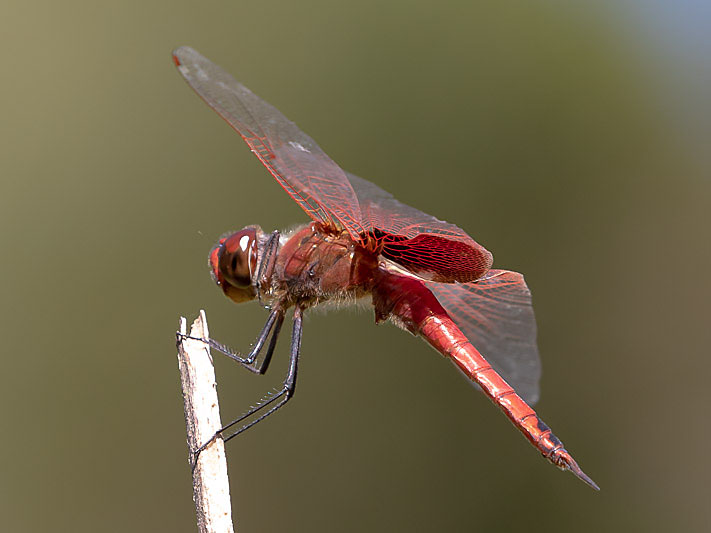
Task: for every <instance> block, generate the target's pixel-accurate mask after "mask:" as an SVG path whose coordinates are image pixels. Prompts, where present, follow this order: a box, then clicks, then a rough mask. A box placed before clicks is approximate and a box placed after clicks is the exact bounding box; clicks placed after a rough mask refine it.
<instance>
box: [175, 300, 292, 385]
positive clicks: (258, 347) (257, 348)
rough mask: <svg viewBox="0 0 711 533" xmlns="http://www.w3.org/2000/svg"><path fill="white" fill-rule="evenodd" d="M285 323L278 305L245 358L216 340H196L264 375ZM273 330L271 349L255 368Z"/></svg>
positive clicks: (268, 349)
mask: <svg viewBox="0 0 711 533" xmlns="http://www.w3.org/2000/svg"><path fill="white" fill-rule="evenodd" d="M283 322H284V311H283V309H282V308H281V306H279V305H277V306H275V307H274V309H273V310H272V312H271V313H269V317H268V318H267V321H266V323H265V324H264V327H263V328H262V331H260V332H259V335H258V336H257V340H256V341H255V342H254V345H253V347H252V349H251V350H250V352H249V353H248V354H247V355H246V356H243V355H242V354H240V353H239V352H237V351H235V350H233V349H232V348H230V347H229V346H226V345H224V344H222V343H221V342H217V341H216V340H214V339H196V340H200V341H202V342H205V343H207V344H208V345H209V346H210V347H211V348H214V349H215V350H217V351H218V352H220V353H221V354H224V355H226V356H227V357H229V358H230V359H232V360H234V361H237V362H238V363H239V364H241V365H242V366H243V367H244V368H246V369H247V370H249V371H250V372H254V373H255V374H264V373H265V372H266V371H267V368H268V367H269V362H270V361H271V358H272V353H273V352H274V347H275V346H276V340H277V338H278V337H279V331H280V330H281V325H282V323H283ZM272 328H273V329H274V332H273V334H272V339H271V341H270V342H269V348H267V353H266V355H265V356H264V359H263V361H262V364H261V365H259V366H255V365H254V362H255V361H256V359H257V357H258V356H259V352H261V351H262V348H263V347H264V343H265V342H266V340H267V337H269V333H270V332H271V331H272ZM178 335H179V336H180V337H182V338H186V339H192V338H193V337H190V336H188V335H181V334H178Z"/></svg>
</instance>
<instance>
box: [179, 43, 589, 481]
mask: <svg viewBox="0 0 711 533" xmlns="http://www.w3.org/2000/svg"><path fill="white" fill-rule="evenodd" d="M173 60H174V62H175V64H176V66H177V67H178V70H179V71H180V73H181V74H182V75H183V77H184V78H185V79H186V80H187V82H188V84H190V86H191V87H192V88H193V89H194V90H195V91H196V92H197V93H198V95H200V97H202V99H203V100H205V102H207V104H208V105H209V106H210V107H212V108H213V109H214V110H215V111H217V113H218V114H219V115H220V116H221V117H222V118H223V119H225V120H226V121H227V122H228V123H229V124H230V125H231V126H232V127H233V128H234V129H235V130H236V131H237V133H239V134H240V135H241V136H242V138H243V139H244V140H245V142H246V143H247V144H248V145H249V147H250V149H251V150H252V152H253V153H254V155H256V156H257V157H258V158H259V160H260V161H261V162H262V164H263V165H264V166H265V167H266V168H267V170H269V172H270V173H271V174H272V176H274V177H275V178H276V180H277V181H278V182H279V184H280V185H281V186H282V187H283V188H284V190H286V192H287V193H288V194H289V196H291V198H293V199H294V200H295V201H296V203H298V204H299V206H301V208H302V209H303V210H304V211H306V213H307V214H308V215H309V216H310V217H311V219H312V222H310V223H309V224H306V225H304V226H301V227H299V228H297V229H295V230H293V231H290V232H288V233H285V234H281V233H280V232H278V231H274V232H272V233H270V234H267V233H265V232H263V231H262V230H261V228H260V227H259V226H247V227H245V228H244V229H242V230H240V231H237V232H235V233H232V234H231V235H229V236H227V237H224V238H222V239H220V241H219V243H218V244H217V245H216V246H215V247H214V248H213V249H212V251H211V252H210V266H211V270H212V276H213V278H214V280H215V281H216V283H217V284H218V285H219V286H220V287H221V288H222V290H223V292H224V293H225V295H227V296H228V297H229V298H231V299H232V300H234V301H235V302H238V303H239V302H245V301H249V300H253V299H255V298H258V299H259V301H260V302H262V303H264V304H265V306H266V307H267V308H268V309H270V314H269V318H268V319H267V322H266V324H265V326H264V328H263V329H262V331H261V333H260V334H259V336H258V337H257V340H256V342H255V343H254V346H253V349H252V350H251V352H250V353H249V354H247V355H241V354H239V353H237V352H235V351H233V350H231V349H230V348H228V347H226V346H224V345H222V344H220V343H218V342H216V341H214V340H212V339H207V340H206V341H207V342H209V343H210V344H211V345H212V346H213V347H215V348H216V349H218V350H219V351H221V352H223V353H225V354H226V355H228V356H229V357H231V358H232V359H235V360H236V361H238V362H239V363H241V364H242V365H244V366H245V367H246V368H248V369H250V370H251V371H253V372H255V373H259V374H263V373H264V372H266V370H267V367H268V365H269V362H270V360H271V357H272V353H273V351H274V347H275V345H276V340H277V337H278V335H279V331H280V329H281V325H282V322H283V320H284V315H285V313H286V311H287V310H289V309H291V308H293V332H292V337H291V348H290V362H289V370H288V373H287V376H286V379H285V381H284V385H283V387H282V388H281V390H279V391H278V392H277V393H276V394H272V395H269V396H267V397H265V398H264V399H263V400H262V401H261V402H260V403H258V404H257V405H256V406H254V407H253V408H252V409H251V410H250V411H248V412H247V413H245V415H243V416H241V417H240V418H238V419H236V420H234V421H232V422H231V423H230V424H228V425H227V426H225V427H224V428H222V430H221V431H220V432H219V433H218V434H217V435H215V437H218V436H220V435H221V434H222V432H225V431H227V430H228V429H229V428H232V427H234V426H236V425H238V424H240V423H241V424H243V425H242V426H241V427H239V426H238V427H239V429H237V430H236V431H234V432H233V433H232V434H231V435H230V436H229V437H227V438H226V439H225V440H228V439H230V438H232V437H234V436H235V435H237V434H239V433H241V432H242V431H244V430H246V429H247V428H249V427H251V426H253V425H254V424H256V423H257V422H259V421H260V420H262V419H264V418H265V417H266V416H268V415H269V414H271V413H273V412H274V411H276V410H277V409H279V408H280V407H282V406H283V405H284V404H285V403H286V402H287V401H288V400H289V399H290V398H291V397H292V395H293V394H294V389H295V384H296V371H297V364H298V362H299V348H300V344H301V328H302V315H303V312H304V311H305V310H306V309H308V308H310V307H313V306H316V305H320V304H324V303H327V302H338V303H343V302H354V301H355V300H357V299H359V298H364V297H367V296H370V297H371V298H372V303H373V307H374V310H375V321H376V322H378V323H379V322H384V321H386V320H390V321H392V322H393V323H394V324H396V325H397V326H399V327H401V328H403V329H406V330H407V331H409V332H410V333H412V334H414V335H419V336H420V337H422V338H423V339H424V340H425V341H427V342H428V343H429V344H430V345H431V346H432V347H434V349H435V350H437V351H438V352H439V353H441V354H442V355H443V356H445V357H447V358H449V359H451V360H452V362H453V363H454V364H455V365H457V367H459V369H460V370H461V371H462V372H463V373H464V374H465V375H466V376H467V377H468V378H469V379H470V380H471V381H473V382H474V383H476V384H477V385H478V386H479V387H480V388H481V390H482V391H483V392H484V394H486V395H487V396H488V397H489V398H490V399H491V400H492V401H493V402H494V403H495V404H496V405H498V406H499V408H500V409H501V410H502V411H503V412H504V414H506V416H507V417H508V418H509V419H510V420H511V422H512V423H513V424H514V425H515V426H516V427H517V428H518V429H519V430H520V431H521V432H522V433H523V434H524V436H525V437H526V438H527V439H528V440H529V441H530V442H531V444H533V445H534V446H535V447H536V448H538V450H539V451H540V452H541V453H542V454H543V456H544V457H545V458H546V459H548V460H549V461H550V462H551V463H553V464H554V465H556V466H558V467H560V468H561V469H562V470H570V471H571V472H572V473H573V474H575V475H576V476H577V477H579V478H580V479H581V480H582V481H584V482H585V483H587V484H588V485H590V486H591V487H593V488H594V489H598V486H597V485H596V484H595V482H594V481H593V480H592V479H590V478H589V477H588V476H587V475H586V474H585V473H584V472H583V471H582V470H581V469H580V467H579V466H578V464H577V463H576V462H575V460H574V459H573V457H572V456H571V455H570V454H569V453H568V452H567V451H566V449H565V448H564V447H563V444H562V443H561V441H560V440H559V439H558V438H557V437H556V436H555V435H553V433H552V432H551V430H550V428H549V427H548V426H547V425H546V424H544V423H543V421H542V420H541V419H540V418H539V417H538V415H537V414H536V413H535V411H534V410H533V409H532V408H531V407H530V404H534V403H535V402H536V400H537V399H538V379H539V376H540V361H539V357H538V349H537V347H536V323H535V318H534V315H533V308H532V306H531V293H530V291H529V290H528V287H527V286H526V283H525V281H524V279H523V276H522V275H521V274H519V273H517V272H510V271H508V270H498V269H492V268H491V265H492V262H493V257H492V255H491V253H490V252H489V251H488V250H486V249H485V248H484V247H483V246H481V245H480V244H478V243H477V242H476V241H474V239H472V238H471V237H470V236H469V235H467V234H466V233H465V232H464V231H462V230H461V229H460V228H458V227H457V226H454V225H452V224H449V223H447V222H443V221H441V220H438V219H437V218H435V217H433V216H430V215H427V214H425V213H423V212H421V211H418V210H417V209H415V208H413V207H410V206H407V205H405V204H402V203H400V202H398V201H397V200H396V199H395V198H393V196H392V195H391V194H389V193H387V192H385V191H384V190H382V189H381V188H379V187H378V186H376V185H374V184H372V183H370V182H369V181H366V180H364V179H361V178H359V177H357V176H354V175H353V174H350V173H348V172H346V171H344V170H342V169H341V168H340V167H339V166H338V165H337V164H336V163H335V162H334V161H333V160H331V158H330V157H328V156H327V155H326V154H325V153H324V152H323V150H321V148H319V146H318V145H317V144H316V143H315V142H314V141H313V139H311V137H309V136H308V135H306V134H305V133H304V132H302V131H301V130H300V129H299V128H298V127H297V126H296V125H295V124H294V123H293V122H291V121H290V120H288V119H287V118H286V117H285V116H284V115H282V114H281V113H280V112H279V111H278V110H277V109H276V108H275V107H273V106H272V105H270V104H268V103H267V102H265V101H264V100H262V99H261V98H259V97H258V96H256V95H255V94H254V93H252V92H251V91H250V90H249V89H247V88H246V87H245V86H244V85H242V84H241V83H239V82H237V81H236V80H235V79H234V78H233V77H232V76H230V75H229V74H228V73H227V72H225V71H224V70H223V69H222V68H220V67H219V66H217V65H215V64H214V63H212V62H211V61H209V60H208V59H206V58H205V57H203V56H202V55H200V54H199V53H198V52H196V51H195V50H193V49H192V48H188V47H181V48H178V49H177V50H175V52H173ZM270 332H271V333H272V336H271V340H270V342H269V346H268V348H267V352H266V354H265V356H264V358H263V360H262V362H261V364H257V356H258V355H259V353H260V351H261V350H262V348H263V346H264V344H265V342H266V340H267V338H268V337H269V334H270ZM475 346H476V347H475ZM479 350H481V352H480V351H479ZM482 353H483V354H486V355H485V356H484V355H482ZM502 376H503V377H502ZM504 378H506V379H505V380H504ZM253 415H254V417H253V419H252V420H251V421H250V422H245V420H246V419H247V418H248V417H252V416H253ZM598 490H599V489H598Z"/></svg>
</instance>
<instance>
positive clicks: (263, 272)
mask: <svg viewBox="0 0 711 533" xmlns="http://www.w3.org/2000/svg"><path fill="white" fill-rule="evenodd" d="M280 235H281V234H280V233H279V230H274V231H272V233H271V235H270V236H269V240H267V244H266V245H265V246H264V252H263V254H262V260H261V261H260V263H259V268H258V269H257V298H258V299H259V303H260V305H264V303H263V302H262V288H264V287H268V285H269V281H270V280H271V277H272V274H273V273H274V265H275V264H276V257H277V250H278V249H279V237H280Z"/></svg>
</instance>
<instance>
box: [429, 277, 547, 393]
mask: <svg viewBox="0 0 711 533" xmlns="http://www.w3.org/2000/svg"><path fill="white" fill-rule="evenodd" d="M427 287H428V288H429V289H430V290H431V291H432V292H433V293H434V295H435V296H436V297H437V299H438V300H439V302H440V303H441V304H442V306H443V307H444V308H445V309H446V310H447V313H449V315H450V316H451V318H452V320H454V322H455V324H457V327H458V328H459V329H460V330H462V333H464V335H466V337H467V338H468V339H469V341H470V342H471V343H472V344H473V345H474V346H476V348H477V349H478V350H479V351H480V352H481V353H482V354H483V355H484V357H486V359H487V361H489V363H491V365H492V366H493V367H494V369H495V370H496V371H497V372H498V373H499V374H501V376H502V377H503V378H504V379H505V380H506V381H507V382H508V383H509V385H511V386H512V387H513V388H514V389H515V390H516V392H517V393H518V395H519V396H521V397H522V398H523V399H524V400H526V402H528V403H529V404H531V405H533V404H534V403H535V402H536V401H538V397H539V387H538V382H539V380H540V377H541V362H540V358H539V356H538V347H537V346H536V319H535V316H534V314H533V306H532V305H531V291H529V290H528V287H527V286H526V282H525V281H524V279H523V275H521V274H519V273H518V272H510V271H508V270H490V271H489V272H488V273H487V274H486V276H484V278H482V279H481V280H479V281H477V282H475V283H464V284H454V283H427Z"/></svg>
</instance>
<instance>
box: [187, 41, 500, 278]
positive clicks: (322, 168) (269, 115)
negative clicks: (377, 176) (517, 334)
mask: <svg viewBox="0 0 711 533" xmlns="http://www.w3.org/2000/svg"><path fill="white" fill-rule="evenodd" d="M173 58H174V61H175V64H176V65H177V66H178V70H179V71H180V73H181V74H182V75H183V77H184V78H185V79H186V81H187V82H188V84H189V85H190V86H191V87H192V88H193V89H194V90H195V92H197V93H198V95H199V96H200V97H201V98H202V99H203V100H205V102H206V103H207V104H208V105H209V106H210V107H212V108H213V109H214V110H215V111H216V112H217V113H218V114H219V115H220V116H221V117H222V118H223V119H225V121H227V122H228V123H229V124H230V125H231V126H232V127H233V128H234V129H235V130H236V131H237V132H238V133H239V134H240V135H241V136H242V138H243V139H244V140H245V142H246V143H247V144H248V145H249V147H250V148H251V149H252V152H254V154H255V155H256V156H257V157H258V158H259V160H260V161H261V162H262V164H263V165H264V166H265V167H266V168H267V170H269V172H270V173H271V174H272V175H273V176H274V177H275V178H276V180H277V181H278V182H279V184H280V185H281V186H282V187H283V188H284V190H286V192H287V193H288V194H289V195H290V196H291V197H292V198H293V199H294V200H295V201H296V202H297V203H298V204H299V205H300V206H301V208H302V209H303V210H304V211H306V213H307V214H308V215H309V216H310V217H311V218H312V219H313V220H316V221H317V222H320V223H322V224H324V225H326V226H328V227H330V228H332V229H335V230H346V231H348V233H349V234H350V236H351V238H353V240H355V241H357V242H360V243H361V244H362V245H364V246H366V247H368V248H370V249H372V250H380V252H381V253H382V255H383V256H384V257H386V258H388V259H390V260H392V261H394V262H396V263H398V264H400V265H401V266H403V267H404V268H406V269H407V270H409V271H410V272H412V273H413V274H415V275H417V276H420V277H421V278H422V279H425V280H433V281H440V282H454V281H458V282H469V281H473V280H476V279H478V278H480V277H481V276H482V275H483V274H484V273H485V272H486V271H487V270H488V269H489V267H490V266H491V263H492V256H491V253H489V252H488V251H487V250H486V249H485V248H484V247H483V246H481V245H479V244H478V243H477V242H476V241H474V239H472V238H471V237H469V236H468V235H467V234H466V233H465V232H464V231H462V230H461V229H459V228H458V227H457V226H455V225H453V224H448V223H447V222H444V221H441V220H438V219H436V218H435V217H433V216H430V215H427V214H425V213H423V212H422V211H418V210H417V209H415V208H413V207H410V206H407V205H405V204H402V203H400V202H398V201H397V200H395V199H394V198H393V197H392V195H390V194H389V193H387V192H385V191H384V190H383V189H381V188H379V187H377V186H376V185H374V184H372V183H370V182H368V181H366V180H364V179H361V178H358V177H357V176H354V175H353V174H346V173H345V172H344V171H343V170H342V169H341V168H340V167H339V166H338V165H337V164H336V163H335V162H334V161H333V160H331V158H329V157H328V155H326V153H325V152H324V151H323V150H321V148H320V147H319V146H318V145H317V144H316V142H315V141H314V140H313V139H312V138H311V137H309V136H308V135H306V134H305V133H304V132H302V131H301V130H300V129H299V128H298V127H297V126H296V124H294V123H293V122H291V121H290V120H289V119H287V118H286V117H285V116H284V115H283V114H282V113H281V112H279V110H277V109H276V108H275V107H274V106H272V105H270V104H269V103H267V102H265V101H264V100H262V99H261V98H259V97H258V96H256V95H255V94H254V93H252V92H251V91H250V90H249V89H247V88H246V87H245V86H244V85H242V84H241V83H239V82H238V81H236V80H235V79H234V78H233V77H232V76H231V75H230V74H228V73H227V72H226V71H224V70H223V69H222V68H220V67H219V66H217V65H215V64H214V63H212V62H211V61H210V60H208V59H206V58H205V57H203V56H202V55H200V54H199V53H198V52H196V51H195V50H193V49H192V48H189V47H181V48H178V49H177V50H175V51H174V52H173Z"/></svg>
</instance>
